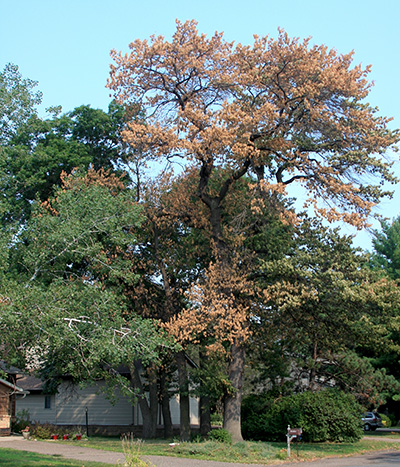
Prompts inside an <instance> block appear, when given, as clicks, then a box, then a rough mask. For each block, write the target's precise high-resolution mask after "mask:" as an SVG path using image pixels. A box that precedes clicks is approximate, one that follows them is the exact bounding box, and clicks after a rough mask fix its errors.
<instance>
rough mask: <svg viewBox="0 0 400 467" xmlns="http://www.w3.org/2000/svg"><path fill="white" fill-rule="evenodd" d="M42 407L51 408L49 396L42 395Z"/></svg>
mask: <svg viewBox="0 0 400 467" xmlns="http://www.w3.org/2000/svg"><path fill="white" fill-rule="evenodd" d="M44 408H45V409H51V396H44Z"/></svg>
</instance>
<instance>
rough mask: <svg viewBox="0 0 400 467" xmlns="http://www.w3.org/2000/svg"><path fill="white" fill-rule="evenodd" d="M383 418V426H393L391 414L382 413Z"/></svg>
mask: <svg viewBox="0 0 400 467" xmlns="http://www.w3.org/2000/svg"><path fill="white" fill-rule="evenodd" d="M379 415H380V416H381V418H382V423H383V426H385V427H386V428H390V427H391V426H392V419H391V417H390V416H389V415H385V414H383V413H380V414H379Z"/></svg>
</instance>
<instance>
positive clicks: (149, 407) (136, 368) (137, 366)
mask: <svg viewBox="0 0 400 467" xmlns="http://www.w3.org/2000/svg"><path fill="white" fill-rule="evenodd" d="M141 368H142V367H141V363H140V362H139V361H135V362H134V363H133V364H132V365H131V366H130V373H131V380H132V382H133V386H134V387H135V388H136V389H137V390H138V391H139V395H138V404H139V407H140V411H141V413H142V418H143V431H142V437H143V438H145V439H148V438H155V437H156V429H157V403H156V407H155V408H154V400H153V396H152V394H151V393H152V391H151V392H150V397H149V401H150V403H149V402H148V401H147V397H146V394H145V390H144V387H143V383H142V379H141V377H140V370H141ZM150 386H151V384H150ZM156 400H157V393H156ZM154 414H155V416H154Z"/></svg>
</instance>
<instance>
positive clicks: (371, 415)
mask: <svg viewBox="0 0 400 467" xmlns="http://www.w3.org/2000/svg"><path fill="white" fill-rule="evenodd" d="M361 421H362V423H363V426H364V431H375V430H376V429H377V428H382V427H383V423H382V418H381V416H380V415H379V414H378V413H377V412H366V413H365V414H364V415H363V416H362V418H361Z"/></svg>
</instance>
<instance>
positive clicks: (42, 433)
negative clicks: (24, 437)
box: [31, 423, 66, 439]
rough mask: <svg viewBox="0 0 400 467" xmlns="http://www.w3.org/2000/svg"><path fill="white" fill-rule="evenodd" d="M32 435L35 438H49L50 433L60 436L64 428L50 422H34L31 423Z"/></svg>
mask: <svg viewBox="0 0 400 467" xmlns="http://www.w3.org/2000/svg"><path fill="white" fill-rule="evenodd" d="M31 429H32V436H33V437H34V438H37V439H50V438H51V436H52V435H58V436H60V437H61V436H62V435H63V434H64V433H66V431H65V429H63V428H61V427H59V426H56V425H52V424H51V423H35V424H34V425H31Z"/></svg>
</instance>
